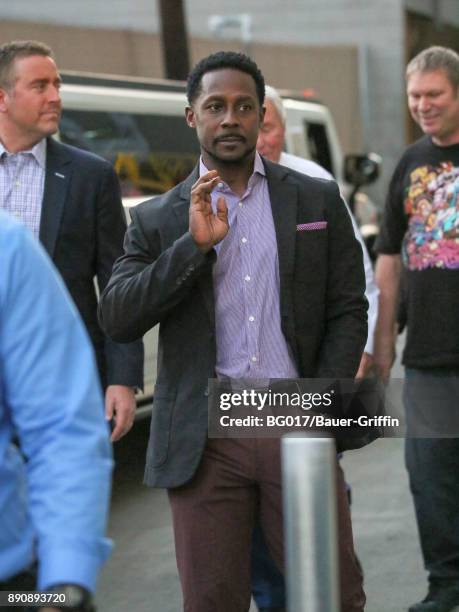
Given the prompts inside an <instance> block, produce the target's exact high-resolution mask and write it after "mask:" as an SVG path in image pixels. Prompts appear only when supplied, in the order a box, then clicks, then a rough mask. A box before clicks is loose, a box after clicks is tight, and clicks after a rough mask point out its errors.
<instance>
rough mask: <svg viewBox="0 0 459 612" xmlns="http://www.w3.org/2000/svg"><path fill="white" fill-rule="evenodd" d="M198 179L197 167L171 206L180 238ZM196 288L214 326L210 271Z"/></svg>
mask: <svg viewBox="0 0 459 612" xmlns="http://www.w3.org/2000/svg"><path fill="white" fill-rule="evenodd" d="M198 178H199V167H198V166H196V168H195V169H194V170H193V172H192V173H191V174H190V176H189V177H188V178H187V179H186V180H185V181H184V182H183V183H182V187H181V189H180V200H179V201H178V202H175V203H174V204H173V208H174V212H175V214H176V215H177V219H178V222H179V226H178V229H179V235H180V236H181V235H182V234H184V233H185V232H186V231H188V227H189V209H190V199H191V188H192V187H193V185H194V183H195V182H196V181H197V180H198ZM197 282H198V287H199V289H200V291H201V293H202V296H203V299H204V303H205V306H206V310H207V313H208V315H209V319H210V322H211V324H212V326H214V325H215V305H214V287H213V278H212V271H211V270H210V271H209V273H208V274H201V275H200V276H199V278H198V281H197Z"/></svg>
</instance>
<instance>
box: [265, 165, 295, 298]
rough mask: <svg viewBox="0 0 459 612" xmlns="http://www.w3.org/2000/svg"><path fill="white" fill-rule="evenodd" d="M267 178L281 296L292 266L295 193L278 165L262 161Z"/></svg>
mask: <svg viewBox="0 0 459 612" xmlns="http://www.w3.org/2000/svg"><path fill="white" fill-rule="evenodd" d="M263 163H264V165H265V168H266V177H267V179H268V189H269V197H270V200H271V209H272V214H273V220H274V227H275V229H276V239H277V252H278V257H279V275H280V281H281V293H282V291H283V290H284V289H285V288H286V284H287V283H289V282H290V280H291V278H292V276H293V269H294V264H295V238H296V223H297V221H296V219H297V208H298V191H297V188H296V185H294V184H293V183H291V182H289V181H288V180H286V179H287V177H288V175H289V172H288V170H286V169H285V168H283V167H282V166H279V165H278V164H273V163H271V162H269V161H267V160H266V159H263Z"/></svg>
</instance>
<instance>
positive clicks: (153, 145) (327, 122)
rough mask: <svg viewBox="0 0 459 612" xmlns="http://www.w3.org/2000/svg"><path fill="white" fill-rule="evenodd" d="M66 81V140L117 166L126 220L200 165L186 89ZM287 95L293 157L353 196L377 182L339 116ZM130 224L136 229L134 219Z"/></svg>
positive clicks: (132, 81) (150, 379) (148, 390)
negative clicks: (341, 134) (352, 151)
mask: <svg viewBox="0 0 459 612" xmlns="http://www.w3.org/2000/svg"><path fill="white" fill-rule="evenodd" d="M62 77H63V85H62V88H61V95H62V101H63V108H64V111H63V115H62V121H61V124H60V130H59V139H60V140H61V141H62V142H64V143H67V144H71V145H74V146H77V147H80V148H82V149H86V150H89V151H92V152H94V153H96V154H98V155H100V156H102V157H104V158H106V159H108V160H109V161H110V162H111V163H112V164H113V165H114V167H115V170H116V172H117V174H118V177H119V179H120V184H121V191H122V195H123V204H124V206H125V209H126V213H127V211H128V209H129V207H130V206H133V205H135V204H138V203H139V202H141V201H143V200H146V199H147V198H150V197H152V196H154V195H158V194H161V193H164V192H165V191H168V190H169V189H171V188H172V187H174V186H175V185H176V184H177V183H179V182H180V181H182V180H183V179H185V178H186V177H187V176H188V174H189V173H190V172H191V170H192V169H193V167H194V165H195V164H196V161H197V159H198V156H199V144H198V141H197V139H196V136H195V132H194V130H191V129H190V128H189V127H188V126H187V124H186V122H185V119H184V109H185V106H186V103H187V102H186V95H185V84H184V83H181V82H175V81H164V80H155V79H148V80H146V79H138V78H129V77H112V76H107V75H93V74H83V73H71V72H67V73H66V72H64V73H62ZM281 93H282V94H283V99H284V105H285V108H286V114H287V123H286V128H287V129H286V150H287V152H288V153H292V154H293V155H298V156H300V157H304V158H307V159H312V160H314V161H316V162H317V163H319V164H320V165H321V166H323V167H324V168H326V169H327V170H328V171H329V172H330V173H331V174H332V175H333V176H334V177H335V179H336V180H337V181H338V183H339V184H340V186H341V189H342V191H343V193H344V194H346V196H349V194H350V192H351V190H352V189H354V194H355V191H356V188H357V187H358V186H360V185H363V184H366V183H369V182H371V181H372V180H374V179H375V178H376V177H377V175H378V161H377V160H376V158H372V157H371V156H348V157H347V158H346V159H343V155H342V151H341V147H340V144H339V140H338V136H337V131H336V129H335V125H334V122H333V119H332V116H331V114H330V112H329V110H328V108H327V107H326V106H325V105H324V104H322V103H321V102H319V101H316V100H311V99H309V98H305V97H301V96H296V95H294V94H292V93H290V92H281ZM127 218H128V222H129V215H128V214H127ZM156 337H157V332H156V330H152V331H151V332H149V333H148V334H147V335H146V338H145V348H146V351H145V353H146V355H145V357H146V358H145V394H144V396H143V397H142V398H140V402H139V403H140V404H145V405H146V404H147V403H148V402H149V399H150V398H151V396H152V393H153V385H154V381H155V379H156ZM140 412H141V410H140Z"/></svg>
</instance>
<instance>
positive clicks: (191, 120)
mask: <svg viewBox="0 0 459 612" xmlns="http://www.w3.org/2000/svg"><path fill="white" fill-rule="evenodd" d="M185 119H186V122H187V124H188V127H191V128H195V127H196V121H195V117H194V110H193V109H192V108H191V106H187V107H186V108H185Z"/></svg>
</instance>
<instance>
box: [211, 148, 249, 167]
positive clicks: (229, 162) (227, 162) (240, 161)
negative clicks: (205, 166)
mask: <svg viewBox="0 0 459 612" xmlns="http://www.w3.org/2000/svg"><path fill="white" fill-rule="evenodd" d="M201 149H202V150H203V151H205V152H206V154H207V155H208V156H209V157H210V158H211V159H212V160H213V161H214V162H216V163H217V164H220V165H222V166H245V164H246V163H247V159H248V158H250V157H251V156H252V155H253V153H254V151H255V149H256V145H254V146H253V147H252V148H251V149H247V151H245V152H244V153H243V154H242V155H241V157H239V158H237V159H223V158H221V157H218V156H217V155H215V153H212V152H211V151H209V149H206V148H205V147H204V146H203V145H201Z"/></svg>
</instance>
